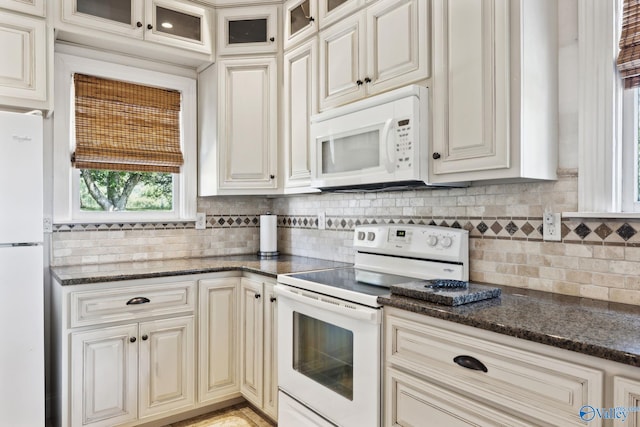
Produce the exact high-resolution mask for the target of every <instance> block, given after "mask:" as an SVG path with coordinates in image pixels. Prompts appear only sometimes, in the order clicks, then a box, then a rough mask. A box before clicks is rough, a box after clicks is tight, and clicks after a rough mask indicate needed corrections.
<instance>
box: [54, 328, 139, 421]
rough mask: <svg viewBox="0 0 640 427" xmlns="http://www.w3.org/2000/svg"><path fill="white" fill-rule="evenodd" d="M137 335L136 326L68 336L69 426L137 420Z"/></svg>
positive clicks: (102, 329)
mask: <svg viewBox="0 0 640 427" xmlns="http://www.w3.org/2000/svg"><path fill="white" fill-rule="evenodd" d="M137 336H138V326H137V325H125V326H116V327H111V328H101V329H100V330H94V331H88V332H76V333H73V334H71V362H70V367H71V393H70V395H69V396H68V397H67V398H68V399H69V400H70V402H68V404H69V405H70V407H71V424H72V425H74V426H83V425H91V426H92V427H111V426H114V425H117V424H122V423H125V422H128V421H133V420H136V419H137V417H138V410H137V408H138V405H137V402H138V400H137V396H138V341H137ZM61 398H62V399H63V400H64V399H65V397H62V396H61Z"/></svg>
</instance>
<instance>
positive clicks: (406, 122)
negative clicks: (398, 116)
mask: <svg viewBox="0 0 640 427" xmlns="http://www.w3.org/2000/svg"><path fill="white" fill-rule="evenodd" d="M411 124H412V123H411V119H402V120H398V121H397V122H396V169H397V170H405V169H411V167H412V166H413V165H412V164H411V163H412V162H413V128H412V126H411Z"/></svg>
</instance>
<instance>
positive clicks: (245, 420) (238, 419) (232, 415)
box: [165, 404, 276, 427]
mask: <svg viewBox="0 0 640 427" xmlns="http://www.w3.org/2000/svg"><path fill="white" fill-rule="evenodd" d="M274 426H276V424H274V423H273V422H271V421H270V420H267V419H266V418H263V417H262V416H261V415H260V414H258V413H257V412H256V411H254V410H253V409H252V408H251V407H250V406H248V405H247V404H240V405H234V406H231V407H229V408H225V409H221V410H219V411H215V412H211V413H208V414H204V415H200V416H198V417H194V418H190V419H188V420H184V421H180V422H177V423H173V424H169V425H168V426H165V427H274Z"/></svg>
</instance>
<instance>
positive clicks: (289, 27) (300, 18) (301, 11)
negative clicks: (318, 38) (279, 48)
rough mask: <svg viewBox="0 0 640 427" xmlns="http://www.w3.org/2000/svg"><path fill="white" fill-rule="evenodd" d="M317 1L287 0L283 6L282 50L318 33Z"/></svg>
mask: <svg viewBox="0 0 640 427" xmlns="http://www.w3.org/2000/svg"><path fill="white" fill-rule="evenodd" d="M317 17H318V0H288V1H287V2H286V3H285V5H284V48H285V49H289V48H290V47H293V46H295V45H296V44H297V43H299V42H301V41H303V40H304V39H306V38H307V37H309V36H311V35H313V34H315V33H316V32H317V31H318V20H317Z"/></svg>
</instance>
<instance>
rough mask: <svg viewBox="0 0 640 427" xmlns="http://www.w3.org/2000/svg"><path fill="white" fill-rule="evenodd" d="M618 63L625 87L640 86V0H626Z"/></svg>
mask: <svg viewBox="0 0 640 427" xmlns="http://www.w3.org/2000/svg"><path fill="white" fill-rule="evenodd" d="M617 64H618V70H619V71H620V76H621V77H622V78H623V80H624V87H625V88H632V87H638V86H640V0H624V8H623V14H622V33H621V35H620V53H619V54H618V61H617Z"/></svg>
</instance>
